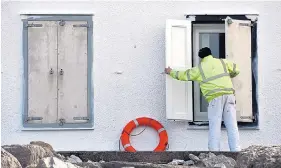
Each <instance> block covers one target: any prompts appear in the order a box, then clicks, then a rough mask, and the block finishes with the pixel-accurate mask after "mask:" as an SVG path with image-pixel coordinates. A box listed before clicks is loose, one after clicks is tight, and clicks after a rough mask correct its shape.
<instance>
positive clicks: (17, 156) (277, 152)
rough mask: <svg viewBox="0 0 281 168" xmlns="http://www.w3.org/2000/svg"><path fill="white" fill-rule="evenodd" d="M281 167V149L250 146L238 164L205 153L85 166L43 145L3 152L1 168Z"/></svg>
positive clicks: (10, 147) (4, 148) (37, 143)
mask: <svg viewBox="0 0 281 168" xmlns="http://www.w3.org/2000/svg"><path fill="white" fill-rule="evenodd" d="M84 159H85V158H84ZM280 165H281V146H268V147H265V146H250V147H248V148H246V149H244V150H242V151H241V152H239V153H238V156H237V159H236V161H235V160H234V159H233V158H231V157H226V156H224V155H221V154H219V155H215V154H214V153H212V152H205V153H200V154H199V155H198V156H196V155H194V154H189V155H188V159H187V160H182V159H178V158H174V159H173V160H171V161H170V162H169V163H166V164H154V163H146V162H124V161H103V160H100V161H99V162H93V161H91V160H87V161H86V162H83V161H82V159H80V158H79V157H78V156H75V155H71V156H68V157H65V156H63V155H61V154H58V153H56V152H55V151H54V150H53V148H52V146H51V145H50V144H48V143H45V142H42V141H32V142H30V144H27V145H4V146H2V148H1V167H2V168H121V167H123V168H199V167H206V168H277V167H281V166H280Z"/></svg>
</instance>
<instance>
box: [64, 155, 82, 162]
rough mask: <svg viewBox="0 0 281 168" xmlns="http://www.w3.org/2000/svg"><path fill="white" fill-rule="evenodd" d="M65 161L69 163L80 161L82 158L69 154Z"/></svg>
mask: <svg viewBox="0 0 281 168" xmlns="http://www.w3.org/2000/svg"><path fill="white" fill-rule="evenodd" d="M67 161H68V162H70V163H82V160H81V159H80V158H79V157H77V156H75V155H71V156H70V157H69V158H67Z"/></svg>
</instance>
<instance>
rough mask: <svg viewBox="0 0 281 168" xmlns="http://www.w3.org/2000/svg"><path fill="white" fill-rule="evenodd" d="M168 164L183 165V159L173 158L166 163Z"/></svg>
mask: <svg viewBox="0 0 281 168" xmlns="http://www.w3.org/2000/svg"><path fill="white" fill-rule="evenodd" d="M168 164H169V165H183V164H184V160H178V159H173V161H172V162H170V163H168Z"/></svg>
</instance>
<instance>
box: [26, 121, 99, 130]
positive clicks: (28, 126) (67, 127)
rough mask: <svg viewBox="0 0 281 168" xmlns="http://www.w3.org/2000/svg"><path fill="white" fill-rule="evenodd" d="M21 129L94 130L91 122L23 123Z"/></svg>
mask: <svg viewBox="0 0 281 168" xmlns="http://www.w3.org/2000/svg"><path fill="white" fill-rule="evenodd" d="M21 130H22V131H52V130H94V126H93V124H89V123H87V124H64V125H63V126H59V125H58V124H24V125H23V127H22V128H21Z"/></svg>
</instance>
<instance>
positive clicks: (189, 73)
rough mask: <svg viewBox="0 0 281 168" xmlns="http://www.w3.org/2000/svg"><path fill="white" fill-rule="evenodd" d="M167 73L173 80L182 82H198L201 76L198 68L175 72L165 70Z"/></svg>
mask: <svg viewBox="0 0 281 168" xmlns="http://www.w3.org/2000/svg"><path fill="white" fill-rule="evenodd" d="M168 69H169V68H168ZM165 71H166V73H167V74H169V75H170V76H171V77H172V78H174V79H177V80H180V81H197V80H198V78H199V76H200V72H199V69H198V68H197V67H194V68H191V69H188V70H186V71H177V70H173V69H169V70H165Z"/></svg>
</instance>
